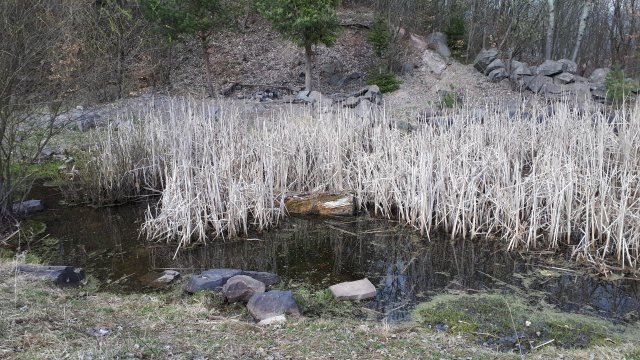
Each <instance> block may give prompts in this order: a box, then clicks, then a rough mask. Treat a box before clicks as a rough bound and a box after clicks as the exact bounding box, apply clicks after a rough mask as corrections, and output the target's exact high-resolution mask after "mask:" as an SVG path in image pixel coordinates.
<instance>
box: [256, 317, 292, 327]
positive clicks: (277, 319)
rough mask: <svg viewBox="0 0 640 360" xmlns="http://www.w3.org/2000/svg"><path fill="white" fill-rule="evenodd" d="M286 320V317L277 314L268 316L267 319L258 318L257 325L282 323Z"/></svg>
mask: <svg viewBox="0 0 640 360" xmlns="http://www.w3.org/2000/svg"><path fill="white" fill-rule="evenodd" d="M286 322H287V317H286V316H284V315H278V316H274V317H270V318H268V319H264V320H260V322H259V323H258V325H264V326H266V325H277V324H284V323H286Z"/></svg>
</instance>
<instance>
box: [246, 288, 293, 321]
mask: <svg viewBox="0 0 640 360" xmlns="http://www.w3.org/2000/svg"><path fill="white" fill-rule="evenodd" d="M247 310H249V313H250V314H251V316H253V317H254V318H255V319H256V320H264V319H268V318H272V317H275V316H280V315H284V314H290V315H295V316H300V314H301V312H300V308H298V304H297V303H296V301H295V299H294V298H293V293H291V291H282V290H271V291H268V292H265V293H258V294H255V295H253V296H252V297H251V299H249V303H248V304H247Z"/></svg>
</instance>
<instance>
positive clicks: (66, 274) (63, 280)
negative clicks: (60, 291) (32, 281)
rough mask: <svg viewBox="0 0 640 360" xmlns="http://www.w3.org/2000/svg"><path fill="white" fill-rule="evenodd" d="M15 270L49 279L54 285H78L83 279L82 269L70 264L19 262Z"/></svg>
mask: <svg viewBox="0 0 640 360" xmlns="http://www.w3.org/2000/svg"><path fill="white" fill-rule="evenodd" d="M16 272H19V273H25V274H29V275H31V276H34V277H37V278H41V279H46V280H51V281H53V282H54V283H55V284H56V285H78V284H80V283H82V281H84V279H85V274H84V270H83V269H81V268H74V267H71V266H44V265H32V264H20V265H18V266H16Z"/></svg>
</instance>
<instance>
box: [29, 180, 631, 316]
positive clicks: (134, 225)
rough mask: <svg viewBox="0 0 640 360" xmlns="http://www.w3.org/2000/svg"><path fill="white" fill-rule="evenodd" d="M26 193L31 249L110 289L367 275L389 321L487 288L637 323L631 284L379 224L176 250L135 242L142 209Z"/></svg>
mask: <svg viewBox="0 0 640 360" xmlns="http://www.w3.org/2000/svg"><path fill="white" fill-rule="evenodd" d="M32 196H33V198H40V199H42V200H44V201H45V204H46V206H47V210H46V211H45V212H44V213H43V214H40V215H38V216H37V217H36V219H37V220H40V221H42V222H44V223H46V225H47V231H46V234H48V235H47V237H46V238H47V239H48V241H43V242H41V243H40V244H39V245H34V248H36V247H39V249H37V251H38V252H39V253H42V254H43V257H44V259H45V260H46V261H48V262H49V263H51V264H52V265H73V266H79V267H83V268H85V269H86V271H87V273H88V274H90V275H91V276H93V277H95V278H97V279H98V280H99V281H100V282H101V283H102V284H103V288H105V289H108V290H110V291H147V290H149V289H148V287H147V285H148V284H149V282H150V280H152V279H154V278H156V277H157V274H159V273H160V272H162V270H163V269H176V270H179V271H180V272H181V273H182V274H184V275H188V274H190V273H193V272H198V271H200V270H204V269H210V268H223V267H229V268H241V269H246V270H258V271H271V272H275V273H278V274H279V275H280V276H281V277H282V278H283V280H284V281H291V282H295V283H304V284H309V285H312V286H316V287H318V288H321V287H327V286H329V285H331V284H335V283H337V282H341V281H349V280H357V279H361V278H363V277H368V278H369V279H370V280H371V282H372V283H373V284H374V285H376V287H377V288H378V297H377V299H376V300H375V301H373V302H371V303H370V304H369V305H368V306H369V307H370V308H372V309H374V310H376V311H378V312H380V313H381V314H384V315H385V316H388V317H389V319H391V320H402V319H406V318H407V316H408V314H409V312H410V311H411V308H412V305H413V304H415V303H416V302H417V301H420V300H425V299H428V298H429V296H433V295H436V294H438V293H440V292H442V291H443V290H462V291H466V292H474V291H481V290H491V289H493V290H496V291H505V292H510V293H515V294H521V295H523V296H526V297H527V298H529V299H530V301H531V302H532V303H535V302H537V301H541V300H545V301H547V302H549V303H551V304H555V305H557V306H558V307H559V308H560V309H563V310H565V311H572V312H586V313H591V314H597V315H601V316H604V317H610V318H614V319H616V320H619V321H625V322H627V321H635V320H637V319H638V318H639V317H640V281H637V279H622V280H617V281H605V280H602V279H597V278H594V277H590V276H586V275H581V274H579V273H578V272H573V271H566V270H562V269H554V268H550V267H547V266H545V265H543V264H540V263H538V262H537V261H535V260H532V257H523V256H521V255H520V254H518V253H514V252H511V253H508V252H505V251H504V250H503V249H502V248H501V247H500V245H499V244H498V243H497V242H489V241H470V240H456V241H451V240H450V239H449V238H448V237H444V236H433V235H432V236H431V238H430V239H429V238H427V237H426V236H421V235H420V234H418V233H416V232H414V231H410V230H408V229H407V228H405V227H403V226H400V225H399V224H398V223H397V222H393V221H388V220H380V219H370V218H291V219H287V220H286V221H284V222H283V223H282V224H281V226H280V227H279V228H278V229H276V230H272V231H269V232H264V233H260V234H254V235H252V236H251V237H250V239H249V240H247V239H245V240H239V241H227V242H222V241H217V242H214V243H210V244H208V245H206V246H198V247H194V248H193V249H188V250H182V251H179V252H177V253H176V247H175V246H176V245H175V243H171V244H163V243H150V242H147V241H146V240H145V239H144V238H141V237H139V235H138V233H139V228H140V225H141V223H142V220H143V219H144V211H145V210H146V208H147V205H146V204H138V205H128V206H119V207H107V208H98V209H94V208H89V207H67V206H63V205H60V204H59V200H60V195H59V193H58V192H57V190H55V189H52V188H45V187H38V188H36V189H34V191H33V192H32ZM52 239H58V240H59V241H55V240H52ZM45 244H48V245H45ZM34 250H35V249H34ZM174 255H176V256H175V258H174Z"/></svg>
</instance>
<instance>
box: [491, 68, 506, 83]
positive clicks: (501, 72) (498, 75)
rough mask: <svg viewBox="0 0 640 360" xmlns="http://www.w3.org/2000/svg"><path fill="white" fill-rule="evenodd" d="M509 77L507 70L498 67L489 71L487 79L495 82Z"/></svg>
mask: <svg viewBox="0 0 640 360" xmlns="http://www.w3.org/2000/svg"><path fill="white" fill-rule="evenodd" d="M508 77H509V74H508V73H507V70H505V69H504V68H499V69H495V70H493V71H491V72H490V73H489V81H491V82H494V83H497V82H500V81H502V80H504V79H506V78H508Z"/></svg>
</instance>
